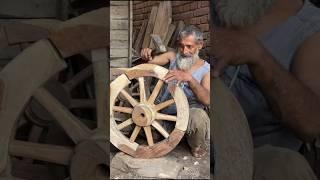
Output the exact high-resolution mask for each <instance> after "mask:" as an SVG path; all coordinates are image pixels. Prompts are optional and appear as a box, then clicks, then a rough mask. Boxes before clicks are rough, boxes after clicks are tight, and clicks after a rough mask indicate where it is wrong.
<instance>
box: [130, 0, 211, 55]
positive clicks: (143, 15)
mask: <svg viewBox="0 0 320 180" xmlns="http://www.w3.org/2000/svg"><path fill="white" fill-rule="evenodd" d="M159 2H161V1H133V36H134V34H135V33H134V32H137V31H138V30H139V28H140V27H141V26H142V24H143V21H145V20H148V19H149V16H150V12H151V9H152V6H158V5H159ZM171 5H172V23H174V24H177V23H178V21H180V20H182V21H183V22H184V23H185V25H195V26H197V27H199V28H200V29H201V30H202V32H203V33H204V42H205V43H204V48H203V50H201V51H200V56H201V57H202V58H206V57H207V53H206V51H207V49H208V48H209V47H210V33H209V5H210V1H171Z"/></svg>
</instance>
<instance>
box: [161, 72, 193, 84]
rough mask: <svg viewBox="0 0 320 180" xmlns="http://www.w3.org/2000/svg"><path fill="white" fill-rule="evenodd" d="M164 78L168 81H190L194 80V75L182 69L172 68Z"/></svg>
mask: <svg viewBox="0 0 320 180" xmlns="http://www.w3.org/2000/svg"><path fill="white" fill-rule="evenodd" d="M164 80H165V81H166V82H169V81H172V80H177V81H178V83H180V82H189V81H191V80H192V75H191V74H190V73H188V72H185V71H181V70H170V71H169V72H168V74H167V75H166V76H165V77H164Z"/></svg>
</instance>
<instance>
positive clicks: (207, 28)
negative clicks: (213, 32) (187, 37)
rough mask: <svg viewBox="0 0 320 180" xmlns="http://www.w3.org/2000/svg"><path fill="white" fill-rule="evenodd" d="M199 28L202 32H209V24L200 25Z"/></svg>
mask: <svg viewBox="0 0 320 180" xmlns="http://www.w3.org/2000/svg"><path fill="white" fill-rule="evenodd" d="M199 28H200V29H201V30H202V31H203V32H204V31H209V24H200V25H199Z"/></svg>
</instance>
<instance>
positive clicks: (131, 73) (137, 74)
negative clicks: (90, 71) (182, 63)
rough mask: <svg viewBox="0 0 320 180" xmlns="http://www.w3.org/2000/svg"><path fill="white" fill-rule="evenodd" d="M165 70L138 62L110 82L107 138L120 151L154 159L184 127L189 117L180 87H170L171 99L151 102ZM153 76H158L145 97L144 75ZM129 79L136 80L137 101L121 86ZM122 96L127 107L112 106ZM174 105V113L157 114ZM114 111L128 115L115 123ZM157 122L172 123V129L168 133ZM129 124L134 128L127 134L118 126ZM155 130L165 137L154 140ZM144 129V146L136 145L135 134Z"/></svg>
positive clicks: (173, 143) (171, 145) (174, 142)
mask: <svg viewBox="0 0 320 180" xmlns="http://www.w3.org/2000/svg"><path fill="white" fill-rule="evenodd" d="M167 72H168V70H167V69H165V68H163V67H161V66H157V65H152V64H141V65H138V66H135V67H133V68H131V69H130V70H128V71H126V72H125V74H122V75H120V76H119V77H118V78H116V79H115V80H114V81H113V82H112V83H111V84H110V128H111V131H110V140H111V143H112V144H113V145H114V146H115V147H117V148H118V149H120V150H121V151H123V152H125V153H128V154H130V155H131V156H133V157H137V158H154V157H160V156H163V155H165V154H167V153H169V152H170V151H171V150H172V149H173V148H175V146H176V145H177V144H178V143H179V141H180V140H181V138H182V137H183V135H184V132H185V130H186V129H187V125H188V119H189V105H188V101H187V98H186V96H185V94H184V92H183V90H182V89H181V88H180V87H174V88H172V89H171V95H172V97H173V99H170V100H167V101H165V102H162V103H159V104H155V99H156V98H157V96H158V94H159V91H160V89H161V87H162V86H163V84H164V81H162V79H163V77H164V76H165V75H166V74H167ZM145 77H154V78H157V79H159V80H158V82H157V84H156V86H155V88H154V89H153V92H152V93H151V95H150V96H149V97H147V96H146V93H145V85H144V78H145ZM133 79H137V80H138V81H139V88H140V95H139V97H140V98H139V100H137V99H135V98H133V97H132V96H131V95H130V94H129V93H128V92H127V91H126V90H124V88H125V87H127V86H128V85H130V83H131V81H132V80H133ZM119 94H121V95H123V96H124V97H125V98H126V99H127V101H128V102H129V103H130V104H131V107H121V106H116V105H115V100H116V98H117V97H118V96H119ZM174 103H175V105H176V106H177V115H176V116H174V115H167V114H163V113H160V110H162V109H164V108H166V107H168V106H170V105H172V104H174ZM114 112H122V113H126V114H130V116H131V117H130V118H129V119H127V120H125V121H124V122H122V123H120V124H117V123H116V121H115V120H114ZM159 121H171V122H175V127H174V130H173V131H172V132H171V133H169V132H168V131H167V130H166V129H165V128H164V127H163V126H162V125H161V124H160V123H159ZM130 125H133V126H134V130H133V132H132V133H131V135H130V137H126V136H125V135H124V134H123V133H122V131H121V130H122V129H124V128H126V127H128V126H130ZM153 128H154V129H156V130H157V131H158V132H159V133H160V134H161V135H162V136H163V137H164V138H165V139H164V140H162V141H160V142H157V143H155V142H154V139H153V136H152V129H153ZM142 129H143V130H144V132H145V134H146V139H147V143H148V145H143V144H138V143H137V136H138V134H139V132H140V131H141V130H142Z"/></svg>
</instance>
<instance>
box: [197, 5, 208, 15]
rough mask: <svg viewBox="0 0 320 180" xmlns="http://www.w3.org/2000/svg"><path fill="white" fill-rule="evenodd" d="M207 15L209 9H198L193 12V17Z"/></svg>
mask: <svg viewBox="0 0 320 180" xmlns="http://www.w3.org/2000/svg"><path fill="white" fill-rule="evenodd" d="M207 14H209V7H204V8H200V9H197V10H195V11H194V16H195V17H197V16H201V15H207Z"/></svg>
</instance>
